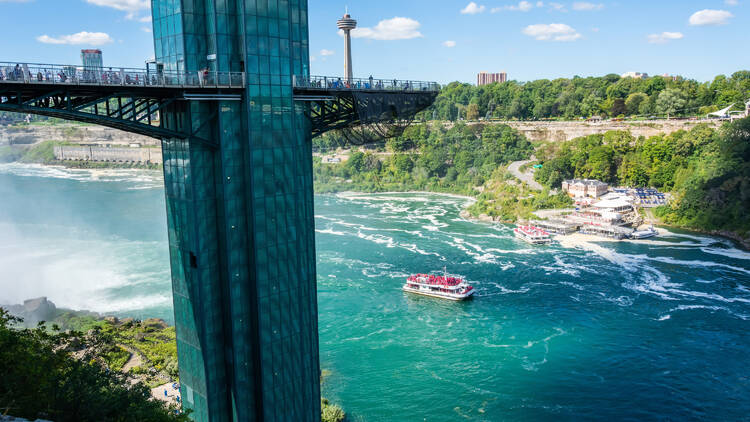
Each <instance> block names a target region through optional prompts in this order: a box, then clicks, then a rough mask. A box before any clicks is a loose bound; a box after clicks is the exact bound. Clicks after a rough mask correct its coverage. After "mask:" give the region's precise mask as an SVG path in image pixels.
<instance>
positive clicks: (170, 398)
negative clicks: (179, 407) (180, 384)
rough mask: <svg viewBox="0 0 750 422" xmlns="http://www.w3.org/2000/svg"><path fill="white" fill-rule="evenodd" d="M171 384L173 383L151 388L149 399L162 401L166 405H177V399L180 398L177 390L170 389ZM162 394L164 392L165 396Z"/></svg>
mask: <svg viewBox="0 0 750 422" xmlns="http://www.w3.org/2000/svg"><path fill="white" fill-rule="evenodd" d="M173 384H174V383H173V382H168V383H166V384H163V385H160V386H158V387H154V388H152V389H151V397H153V398H154V399H156V400H159V401H163V402H164V403H167V404H168V405H169V404H179V403H180V402H178V401H177V398H178V397H179V396H180V390H179V388H177V389H175V388H172V385H173ZM164 392H166V394H164Z"/></svg>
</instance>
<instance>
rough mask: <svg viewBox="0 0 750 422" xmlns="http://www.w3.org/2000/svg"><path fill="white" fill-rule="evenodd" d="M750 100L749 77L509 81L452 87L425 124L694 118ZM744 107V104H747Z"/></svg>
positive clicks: (442, 94) (444, 91) (428, 113)
mask: <svg viewBox="0 0 750 422" xmlns="http://www.w3.org/2000/svg"><path fill="white" fill-rule="evenodd" d="M748 98H750V71H746V70H743V71H739V72H735V73H734V74H732V75H731V76H729V77H727V76H724V75H719V76H717V77H716V78H714V80H713V81H711V82H703V83H701V82H698V81H695V80H692V79H684V78H681V77H677V78H672V77H661V76H655V77H651V78H647V79H636V78H621V77H620V76H618V75H606V76H602V77H588V78H581V77H578V76H576V77H574V78H572V79H566V78H559V79H554V80H547V79H540V80H536V81H531V82H525V83H522V82H517V81H509V82H505V83H493V84H490V85H483V86H479V87H477V86H474V85H471V84H464V83H459V82H453V83H451V84H448V85H447V86H445V87H443V89H442V90H441V91H440V95H439V96H438V98H437V101H436V102H435V105H434V106H433V107H432V108H431V109H428V110H427V111H425V112H424V113H422V114H423V117H424V118H426V119H432V118H435V119H438V120H458V119H459V118H463V119H468V120H476V119H478V118H479V117H485V116H487V114H488V112H491V113H490V117H492V118H503V119H547V118H562V119H574V118H578V117H590V116H594V115H601V116H611V117H619V116H622V117H624V116H642V117H649V116H651V115H657V116H665V117H666V116H667V115H669V116H694V115H701V114H706V113H709V112H711V111H716V110H718V106H724V105H730V104H733V103H738V107H739V106H740V105H739V103H740V102H744V101H746V100H747V99H748ZM743 105H744V104H743Z"/></svg>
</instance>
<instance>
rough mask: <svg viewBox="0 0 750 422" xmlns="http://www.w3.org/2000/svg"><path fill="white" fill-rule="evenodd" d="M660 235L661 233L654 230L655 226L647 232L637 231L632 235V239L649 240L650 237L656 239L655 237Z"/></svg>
mask: <svg viewBox="0 0 750 422" xmlns="http://www.w3.org/2000/svg"><path fill="white" fill-rule="evenodd" d="M658 234H659V232H658V231H656V229H655V228H654V226H651V227H649V228H647V229H646V230H636V231H634V232H633V233H632V234H631V235H630V237H631V238H633V239H646V238H649V237H654V236H656V235H658Z"/></svg>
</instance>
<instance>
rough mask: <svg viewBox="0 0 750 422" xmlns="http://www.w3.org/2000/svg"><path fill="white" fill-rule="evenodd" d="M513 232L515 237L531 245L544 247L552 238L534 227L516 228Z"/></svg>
mask: <svg viewBox="0 0 750 422" xmlns="http://www.w3.org/2000/svg"><path fill="white" fill-rule="evenodd" d="M513 232H514V233H515V234H516V237H517V238H519V239H522V240H525V241H527V242H529V243H531V244H532V245H545V244H547V243H550V242H552V236H550V234H549V233H547V232H546V231H545V230H542V229H540V228H539V227H535V226H518V227H516V229H515V230H513Z"/></svg>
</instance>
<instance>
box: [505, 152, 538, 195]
mask: <svg viewBox="0 0 750 422" xmlns="http://www.w3.org/2000/svg"><path fill="white" fill-rule="evenodd" d="M532 161H535V158H534V157H531V160H525V161H514V162H512V163H510V165H509V166H508V171H509V172H510V174H512V175H513V176H515V177H516V178H517V179H518V180H520V181H522V182H524V183H526V184H527V185H529V187H531V189H535V190H544V187H543V186H542V185H540V184H539V182H537V181H536V180H534V169H529V170H527V171H526V173H521V171H520V170H519V169H520V168H521V166H523V165H524V164H528V163H530V162H532Z"/></svg>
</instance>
